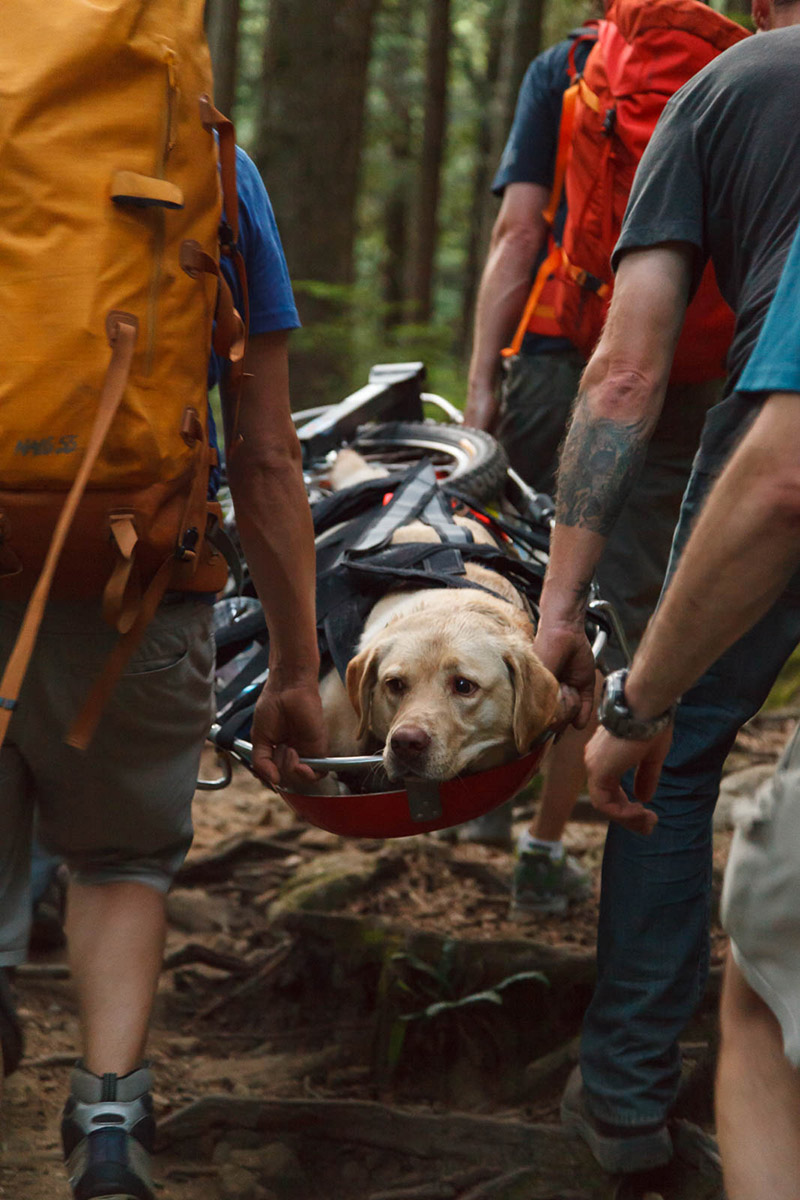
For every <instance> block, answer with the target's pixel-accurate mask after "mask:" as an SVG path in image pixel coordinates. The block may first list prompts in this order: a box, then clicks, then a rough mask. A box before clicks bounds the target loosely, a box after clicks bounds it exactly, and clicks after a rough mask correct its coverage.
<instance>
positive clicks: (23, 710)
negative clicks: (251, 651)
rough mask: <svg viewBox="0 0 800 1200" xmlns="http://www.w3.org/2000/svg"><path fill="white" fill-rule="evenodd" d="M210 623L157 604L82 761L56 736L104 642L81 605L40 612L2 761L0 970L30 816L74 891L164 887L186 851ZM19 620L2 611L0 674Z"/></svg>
mask: <svg viewBox="0 0 800 1200" xmlns="http://www.w3.org/2000/svg"><path fill="white" fill-rule="evenodd" d="M211 617H212V610H211V605H210V604H207V603H205V602H204V601H203V600H198V599H195V598H184V597H180V598H179V599H178V600H177V602H175V603H174V604H164V605H162V606H161V608H160V609H159V611H158V613H157V614H156V616H155V618H154V619H153V621H152V622H151V625H150V626H149V628H148V630H147V632H146V634H145V637H144V640H143V641H142V643H141V645H140V646H139V648H138V649H137V651H136V653H135V654H134V656H133V658H132V659H131V661H130V663H129V664H128V667H127V669H126V672H125V675H124V676H123V677H122V679H121V680H120V682H119V684H118V685H117V688H116V690H115V692H114V694H113V695H112V698H111V700H110V702H109V704H108V706H107V707H106V709H105V711H104V712H103V715H102V717H101V720H100V724H99V726H98V729H97V733H96V734H95V737H94V739H93V741H92V743H91V745H90V747H89V750H88V751H87V752H85V753H84V752H81V751H78V750H74V749H72V748H71V747H69V746H67V745H66V744H65V742H64V736H65V733H66V731H67V729H68V727H69V725H70V723H71V721H72V719H73V718H74V717H75V715H76V714H77V713H78V711H79V710H80V707H81V705H82V703H83V700H84V699H85V696H86V693H87V691H88V689H89V687H90V685H91V683H92V680H93V679H94V678H95V677H96V676H97V674H98V672H99V670H100V669H101V667H102V665H103V663H104V662H105V659H106V657H107V655H108V653H109V650H110V649H111V647H112V646H113V644H114V641H115V634H114V633H113V632H112V631H111V630H110V629H109V628H108V626H107V625H106V624H105V623H104V622H103V620H102V618H101V616H100V614H99V612H98V611H96V610H95V609H94V608H93V607H92V606H90V605H88V604H84V605H74V606H73V605H69V606H68V605H52V604H51V605H50V607H49V608H48V610H47V612H46V614H45V619H44V621H43V623H42V628H41V631H40V634H39V638H38V641H37V644H36V648H35V651H34V654H33V658H32V659H31V664H30V667H29V669H28V673H27V675H26V677H25V682H24V685H23V688H22V693H21V695H20V700H19V705H18V708H17V710H16V711H15V713H14V717H13V719H12V721H11V725H10V728H9V732H8V737H7V739H6V742H5V745H4V746H3V748H2V750H0V966H1V965H8V964H12V963H17V962H21V961H23V960H24V958H25V954H26V949H27V942H28V931H29V925H30V909H31V904H30V882H29V879H30V852H31V830H32V826H33V822H34V815H35V816H36V820H37V834H38V837H39V839H40V841H41V842H42V843H43V845H44V846H45V848H46V849H48V850H50V851H52V852H53V853H54V854H56V855H58V856H59V857H61V858H63V859H65V860H66V862H67V863H68V865H69V867H70V869H71V871H72V872H73V875H74V877H75V878H77V879H79V880H80V881H81V882H83V883H107V882H115V881H120V880H125V881H130V880H133V881H135V882H139V883H144V884H147V885H149V886H151V887H153V888H156V889H157V890H159V891H162V892H166V891H167V889H168V888H169V886H170V883H171V881H172V877H173V875H174V873H175V871H176V870H177V869H178V867H179V866H180V865H181V863H182V862H183V859H184V858H185V856H186V852H187V850H188V849H189V846H190V845H191V841H192V818H191V803H192V796H193V794H194V790H195V784H196V781H197V769H198V765H199V760H200V752H201V750H202V747H203V741H204V739H205V736H206V733H207V732H208V728H209V725H210V722H211V719H212V715H213V710H212V701H213V687H212V684H213V665H214V645H213V636H212V626H211ZM19 618H20V610H19V609H17V608H16V607H14V608H12V607H11V606H10V605H7V606H2V607H0V664H3V663H5V661H6V660H7V658H8V656H9V653H10V651H11V648H12V646H13V644H14V638H15V636H16V632H17V629H18V627H19Z"/></svg>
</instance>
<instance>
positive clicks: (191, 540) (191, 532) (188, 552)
mask: <svg viewBox="0 0 800 1200" xmlns="http://www.w3.org/2000/svg"><path fill="white" fill-rule="evenodd" d="M199 540H200V531H199V530H198V528H197V526H196V525H192V526H190V528H189V529H187V530H186V531H185V533H184V535H183V537H182V538H181V540H180V542H179V543H178V547H177V549H176V551H175V557H176V558H177V559H178V560H179V562H189V561H190V560H191V559H193V558H195V556H196V553H197V543H198V541H199Z"/></svg>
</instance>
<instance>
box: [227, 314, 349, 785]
mask: <svg viewBox="0 0 800 1200" xmlns="http://www.w3.org/2000/svg"><path fill="white" fill-rule="evenodd" d="M287 347H288V334H286V333H285V332H276V333H262V334H257V335H256V336H254V337H253V338H251V340H250V345H249V347H248V351H247V359H246V363H245V371H246V378H245V382H244V386H243V390H242V401H241V407H240V414H239V432H240V433H241V435H242V441H241V443H240V444H239V445H238V446H236V447H235V448H234V450H233V452H232V453H230V452H229V455H228V479H229V483H230V488H231V495H232V497H233V503H234V507H235V510H236V521H237V526H238V529H239V533H240V536H241V540H242V548H243V549H244V552H245V557H246V558H247V562H248V566H249V567H250V572H251V575H252V577H253V582H254V583H255V586H256V590H257V592H258V595H259V598H260V600H261V603H262V605H263V607H264V613H265V616H266V619H267V626H268V628H269V635H270V674H269V679H268V682H267V686H266V687H265V688H264V690H263V692H262V695H261V698H260V700H259V704H258V707H257V710H256V716H255V718H254V724H253V744H254V753H253V763H254V766H255V767H256V769H257V770H258V771H259V773H260V774H261V775H262V776H263V777H264V778H265V780H266V781H267V782H270V783H276V782H277V780H278V774H279V768H280V772H281V773H282V774H284V775H285V776H286V777H287V778H288V779H289V781H291V779H292V778H294V780H295V781H299V780H300V779H308V778H311V777H313V776H312V773H311V772H310V771H309V770H308V768H305V767H299V766H298V763H297V757H298V754H300V755H308V756H315V755H319V754H322V753H324V749H325V735H324V728H323V724H322V708H321V704H320V699H319V691H318V685H317V677H318V673H319V653H318V649H317V636H316V616H315V595H314V586H315V563H314V533H313V526H312V522H311V513H310V511H309V507H308V498H307V496H306V491H305V487H304V485H303V475H302V467H301V456H300V446H299V443H298V441H297V434H296V432H295V429H294V424H293V422H292V419H291V411H290V406H289V369H288V359H287ZM281 747H288V749H276V748H281Z"/></svg>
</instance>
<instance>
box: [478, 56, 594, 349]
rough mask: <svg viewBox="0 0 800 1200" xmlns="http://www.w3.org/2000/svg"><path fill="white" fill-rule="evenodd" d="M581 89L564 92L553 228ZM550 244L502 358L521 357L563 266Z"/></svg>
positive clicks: (548, 213) (546, 213)
mask: <svg viewBox="0 0 800 1200" xmlns="http://www.w3.org/2000/svg"><path fill="white" fill-rule="evenodd" d="M592 40H594V39H592ZM579 86H580V80H577V81H576V82H575V83H573V84H571V86H570V87H568V88H567V90H566V91H565V92H564V99H563V101H562V103H561V122H560V124H559V128H558V149H557V151H556V164H555V169H554V171H553V186H552V188H551V189H550V199H549V200H548V202H547V207H546V208H545V209H544V210H543V212H542V217H543V218H544V220H545V221H546V223H547V224H548V225H549V226H550V228H551V229H552V228H553V225H554V223H555V219H556V213H557V212H558V206H559V205H560V203H561V196H562V194H563V192H564V177H565V175H566V173H567V162H568V161H569V150H570V146H571V145H572V131H573V129H574V127H575V104H576V101H577V98H578V88H579ZM550 243H551V244H550V250H549V253H548V255H547V257H546V258H545V260H544V262H543V263H542V264H541V266H540V267H539V270H538V271H537V272H536V278H535V279H534V281H533V287H532V288H531V290H530V294H529V295H528V300H527V303H526V305H525V308H524V310H523V313H522V317H521V318H520V322H519V324H518V325H517V330H516V333H515V334H514V337H513V339H512V341H511V344H510V345H508V346H506V348H505V349H504V350H502V351H501V354H502V356H503V358H513V357H514V355H515V354H519V351H520V347H521V346H522V339H523V338H524V337H525V334H526V332H527V329H528V326H529V325H530V323H531V319H532V317H533V315H534V313H535V312H536V306H537V305H538V303H539V298H540V297H541V294H542V292H543V290H544V285H545V284H546V283H547V280H548V279H549V278H550V276H551V275H552V273H553V271H555V269H556V268H557V267H558V266H559V264H560V263H561V248H560V246H556V245H555V243H554V242H553V240H552V237H551V238H550Z"/></svg>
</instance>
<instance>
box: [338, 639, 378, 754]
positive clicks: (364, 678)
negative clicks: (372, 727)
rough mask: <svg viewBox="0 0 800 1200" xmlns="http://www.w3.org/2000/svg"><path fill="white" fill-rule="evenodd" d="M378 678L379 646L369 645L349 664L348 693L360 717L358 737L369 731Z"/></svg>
mask: <svg viewBox="0 0 800 1200" xmlns="http://www.w3.org/2000/svg"><path fill="white" fill-rule="evenodd" d="M377 678H378V648H377V646H372V647H367V649H366V650H362V651H361V653H360V654H357V655H356V656H355V658H351V659H350V662H349V663H348V664H347V676H346V679H345V683H346V685H347V694H348V696H349V697H350V703H351V704H352V706H353V708H354V709H355V713H356V716H357V717H358V732H357V734H356V737H357V738H358V739H359V741H360V740H361V738H363V737H364V736H365V734H366V733H367V732H368V731H369V720H370V715H371V708H372V692H373V689H374V687H375V681H376V679H377Z"/></svg>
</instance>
